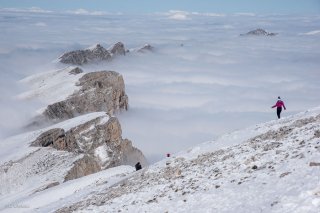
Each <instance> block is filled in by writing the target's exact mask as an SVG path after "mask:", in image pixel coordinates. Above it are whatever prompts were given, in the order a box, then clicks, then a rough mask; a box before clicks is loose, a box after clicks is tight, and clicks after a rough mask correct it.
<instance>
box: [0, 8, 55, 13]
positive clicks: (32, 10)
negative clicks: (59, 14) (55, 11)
mask: <svg viewBox="0 0 320 213" xmlns="http://www.w3.org/2000/svg"><path fill="white" fill-rule="evenodd" d="M0 11H4V12H18V13H21V12H29V13H52V11H50V10H45V9H42V8H39V7H29V8H0Z"/></svg>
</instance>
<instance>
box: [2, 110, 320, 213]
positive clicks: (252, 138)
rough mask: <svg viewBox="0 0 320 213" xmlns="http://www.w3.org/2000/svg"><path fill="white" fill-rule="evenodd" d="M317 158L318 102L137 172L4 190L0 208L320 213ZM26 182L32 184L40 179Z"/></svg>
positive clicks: (121, 169)
mask: <svg viewBox="0 0 320 213" xmlns="http://www.w3.org/2000/svg"><path fill="white" fill-rule="evenodd" d="M92 116H93V115H92ZM65 125H66V126H68V125H67V124H65ZM23 148H24V147H22V148H21V149H23ZM1 156H2V157H3V156H5V154H4V153H2V155H1ZM319 159H320V107H317V108H314V109H311V110H308V111H305V112H302V113H299V114H297V115H293V116H289V117H286V118H283V119H280V120H274V121H270V122H267V123H264V124H259V125H255V126H252V127H249V128H246V129H243V130H238V131H236V132H233V133H229V134H226V135H223V136H221V137H220V138H218V139H217V140H215V141H212V142H206V143H203V144H201V145H198V146H195V147H193V148H190V149H188V150H186V151H182V152H179V153H176V154H174V155H173V156H172V157H170V158H166V159H163V160H162V161H160V162H157V163H155V164H153V165H151V166H150V167H148V168H143V169H142V170H141V171H138V172H135V170H134V168H132V167H130V166H121V167H116V168H113V169H108V170H104V171H101V172H98V173H96V174H92V175H89V176H86V177H82V178H79V179H76V180H72V181H68V182H65V183H62V184H60V185H56V186H52V187H50V188H48V189H42V190H39V191H38V192H35V191H33V193H31V194H30V193H29V194H28V193H26V192H25V191H24V192H21V193H18V194H11V195H10V196H9V197H8V193H7V192H6V193H4V191H3V190H2V195H1V199H0V206H1V209H2V210H3V211H5V212H74V211H75V212H120V211H121V212H288V213H289V212H290V213H291V212H315V213H316V212H319V209H320V166H319V165H320V164H319V163H320V160H319ZM2 162H3V161H2ZM318 164H319V165H318ZM317 165H318V166H317ZM47 178H48V177H47ZM2 179H3V176H2ZM16 181H17V180H16ZM24 181H29V187H30V188H33V189H34V188H36V186H37V185H38V184H39V183H38V182H36V181H31V180H28V179H26V180H24ZM3 183H4V182H3V181H1V184H3ZM9 188H10V187H9ZM1 189H3V185H2V186H1ZM7 190H9V189H7Z"/></svg>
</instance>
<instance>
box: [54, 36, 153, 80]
mask: <svg viewBox="0 0 320 213" xmlns="http://www.w3.org/2000/svg"><path fill="white" fill-rule="evenodd" d="M153 50H154V47H152V46H151V45H150V44H145V45H144V46H143V47H140V48H136V49H134V52H139V53H147V52H152V51H153ZM129 52H130V51H129V50H127V49H125V46H124V44H123V43H122V42H117V43H116V44H114V45H112V46H111V47H110V48H108V50H107V49H105V48H104V47H103V46H101V45H100V44H97V45H96V46H94V47H93V48H89V49H85V50H75V51H71V52H67V53H64V54H63V55H62V56H60V57H59V58H58V59H59V61H60V62H61V63H64V64H73V65H83V64H89V63H95V62H101V61H110V60H112V59H113V58H114V57H117V56H121V55H122V56H124V55H126V53H129ZM72 74H75V73H72Z"/></svg>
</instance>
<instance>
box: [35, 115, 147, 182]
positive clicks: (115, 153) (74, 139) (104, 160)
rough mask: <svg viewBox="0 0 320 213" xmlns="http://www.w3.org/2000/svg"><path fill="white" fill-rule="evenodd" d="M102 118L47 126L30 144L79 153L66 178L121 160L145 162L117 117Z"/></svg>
mask: <svg viewBox="0 0 320 213" xmlns="http://www.w3.org/2000/svg"><path fill="white" fill-rule="evenodd" d="M105 119H107V118H105V117H98V118H96V119H94V120H91V121H88V122H86V123H84V124H81V125H78V126H76V127H74V128H72V129H70V130H69V131H67V132H65V131H64V129H61V128H55V129H50V130H48V131H46V132H44V133H42V134H41V135H40V136H39V137H38V138H37V139H36V140H35V141H34V142H32V144H31V145H32V146H41V147H53V148H55V149H57V150H63V151H68V152H72V153H75V154H78V155H81V156H82V157H80V159H78V160H77V161H75V162H74V165H73V167H72V168H71V169H70V170H69V172H68V174H67V175H66V176H65V181H67V180H71V179H76V178H79V177H82V176H85V175H89V174H92V173H95V172H98V171H101V170H102V169H107V168H111V167H115V166H119V165H123V164H124V165H131V166H133V165H135V163H136V162H138V161H139V162H140V163H141V164H143V165H147V161H146V159H145V157H144V155H143V154H142V152H141V151H140V150H139V149H137V148H135V147H133V146H132V143H131V141H129V140H128V139H123V138H122V136H121V134H122V130H121V126H120V123H119V121H118V119H117V118H115V117H112V118H110V119H108V121H107V122H104V120H105Z"/></svg>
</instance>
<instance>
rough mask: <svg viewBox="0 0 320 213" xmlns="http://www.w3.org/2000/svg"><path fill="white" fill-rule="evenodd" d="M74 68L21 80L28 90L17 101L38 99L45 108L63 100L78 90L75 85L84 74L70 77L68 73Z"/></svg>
mask: <svg viewBox="0 0 320 213" xmlns="http://www.w3.org/2000/svg"><path fill="white" fill-rule="evenodd" d="M75 68H76V67H74V66H70V67H66V68H64V69H60V70H54V71H49V72H42V73H39V74H35V75H31V76H29V77H27V78H24V79H22V80H21V81H20V82H21V83H23V84H25V85H27V86H29V87H30V89H29V90H28V91H26V92H23V93H22V94H20V95H18V96H17V98H18V99H23V100H29V99H38V100H40V101H41V102H43V103H44V104H46V105H45V106H47V105H49V104H53V103H56V102H59V101H62V100H65V99H66V98H67V97H68V96H70V95H72V94H73V93H74V92H75V91H76V90H77V89H78V88H77V86H76V83H77V82H78V80H79V79H80V78H81V77H82V76H83V75H84V74H85V73H79V74H77V75H72V74H70V73H69V72H70V71H71V70H73V69H75Z"/></svg>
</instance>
